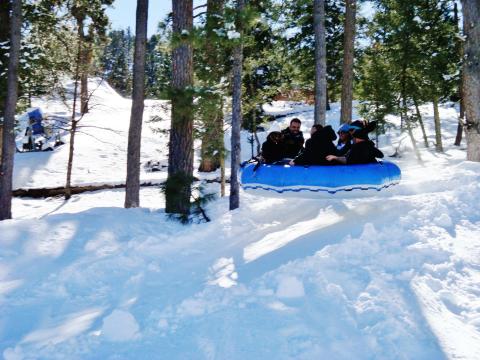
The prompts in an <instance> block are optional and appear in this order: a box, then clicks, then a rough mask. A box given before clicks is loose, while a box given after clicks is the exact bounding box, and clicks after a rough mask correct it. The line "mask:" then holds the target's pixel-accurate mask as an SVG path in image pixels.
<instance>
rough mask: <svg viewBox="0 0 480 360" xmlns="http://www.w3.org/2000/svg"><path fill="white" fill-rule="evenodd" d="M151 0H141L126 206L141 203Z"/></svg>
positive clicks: (136, 46)
mask: <svg viewBox="0 0 480 360" xmlns="http://www.w3.org/2000/svg"><path fill="white" fill-rule="evenodd" d="M147 21H148V0H137V20H136V26H135V29H136V30H135V54H134V58H133V91H132V110H131V113H130V129H129V131H128V151H127V180H126V189H125V207H126V208H131V207H138V206H140V148H141V143H142V121H143V109H144V100H145V51H146V45H147Z"/></svg>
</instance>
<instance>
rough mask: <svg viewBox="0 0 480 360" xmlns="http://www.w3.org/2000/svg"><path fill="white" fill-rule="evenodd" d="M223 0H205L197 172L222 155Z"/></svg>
mask: <svg viewBox="0 0 480 360" xmlns="http://www.w3.org/2000/svg"><path fill="white" fill-rule="evenodd" d="M224 3H225V1H224V0H208V1H207V13H206V22H205V28H204V36H203V44H202V45H203V46H202V50H203V51H201V52H200V51H199V53H200V54H202V55H200V56H199V58H200V59H198V60H200V61H198V60H197V63H199V65H200V66H199V65H197V68H198V71H197V76H198V78H199V80H200V84H201V86H202V88H203V91H202V93H201V95H200V96H199V99H198V107H197V114H198V115H199V117H200V119H201V123H202V127H203V133H202V147H201V152H200V154H201V159H200V167H199V171H205V172H211V171H215V170H216V169H218V168H219V167H220V165H221V163H222V161H223V158H224V156H225V155H224V153H225V151H224V145H223V95H224V89H223V88H222V83H221V80H222V78H223V77H225V76H226V71H225V65H223V64H225V63H226V61H227V59H226V56H225V53H226V49H225V46H224V44H223V43H224V31H222V30H223V28H224V20H223V19H224V7H225V4H224Z"/></svg>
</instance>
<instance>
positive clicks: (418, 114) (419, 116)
mask: <svg viewBox="0 0 480 360" xmlns="http://www.w3.org/2000/svg"><path fill="white" fill-rule="evenodd" d="M413 103H414V104H415V112H416V113H417V119H418V123H419V124H420V128H421V129H422V136H423V143H424V145H425V147H426V148H428V138H427V133H426V131H425V125H424V124H423V118H422V113H421V112H420V108H419V107H418V102H417V100H416V99H413Z"/></svg>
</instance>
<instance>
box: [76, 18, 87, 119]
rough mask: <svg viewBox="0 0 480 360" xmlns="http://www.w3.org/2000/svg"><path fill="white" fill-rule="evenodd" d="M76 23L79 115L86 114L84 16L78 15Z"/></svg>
mask: <svg viewBox="0 0 480 360" xmlns="http://www.w3.org/2000/svg"><path fill="white" fill-rule="evenodd" d="M76 21H77V27H78V28H77V36H78V41H79V44H80V47H79V56H78V62H79V75H80V113H81V114H86V113H87V112H88V48H87V47H88V45H87V42H86V36H85V31H84V29H83V28H84V25H85V23H84V22H85V16H84V15H83V14H82V13H78V14H77V16H76Z"/></svg>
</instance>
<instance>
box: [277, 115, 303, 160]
mask: <svg viewBox="0 0 480 360" xmlns="http://www.w3.org/2000/svg"><path fill="white" fill-rule="evenodd" d="M301 126H302V122H301V121H300V119H297V118H293V119H292V120H291V121H290V126H289V127H288V128H286V129H284V130H282V135H283V157H284V158H288V159H293V158H294V157H295V156H297V155H298V153H299V152H300V150H302V147H303V143H304V142H305V139H304V138H303V133H302V132H301V131H300V127H301Z"/></svg>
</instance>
